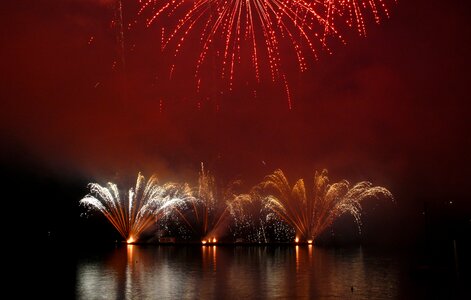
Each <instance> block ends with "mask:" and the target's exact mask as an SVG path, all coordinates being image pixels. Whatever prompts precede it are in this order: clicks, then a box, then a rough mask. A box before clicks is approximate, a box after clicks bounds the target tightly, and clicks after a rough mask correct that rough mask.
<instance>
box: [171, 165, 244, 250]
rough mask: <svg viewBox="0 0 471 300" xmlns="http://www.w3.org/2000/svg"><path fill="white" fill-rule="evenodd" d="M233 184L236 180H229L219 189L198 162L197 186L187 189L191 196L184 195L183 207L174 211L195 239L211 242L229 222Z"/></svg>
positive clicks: (235, 183)
mask: <svg viewBox="0 0 471 300" xmlns="http://www.w3.org/2000/svg"><path fill="white" fill-rule="evenodd" d="M236 185H237V182H232V183H231V184H229V185H228V186H227V187H226V188H224V189H221V188H218V186H217V185H216V181H215V178H214V176H213V175H211V174H210V173H209V172H208V171H206V170H205V169H204V165H203V163H201V170H200V173H199V178H198V185H197V186H196V187H195V188H194V189H192V190H191V191H188V192H189V193H191V197H187V198H186V205H185V207H183V208H177V209H175V211H176V212H177V214H178V216H179V218H181V219H182V220H183V223H184V224H186V225H187V226H188V227H190V228H191V230H192V231H193V233H194V234H195V235H197V237H198V238H201V240H202V241H208V242H213V243H214V242H216V241H217V239H218V238H219V237H220V236H221V234H222V233H223V232H224V231H225V226H226V225H228V224H227V223H228V222H229V218H228V217H229V216H230V214H229V205H230V203H231V202H232V201H233V200H234V199H235V198H236V197H237V195H236V194H235V193H234V188H235V186H236ZM188 192H187V193H188Z"/></svg>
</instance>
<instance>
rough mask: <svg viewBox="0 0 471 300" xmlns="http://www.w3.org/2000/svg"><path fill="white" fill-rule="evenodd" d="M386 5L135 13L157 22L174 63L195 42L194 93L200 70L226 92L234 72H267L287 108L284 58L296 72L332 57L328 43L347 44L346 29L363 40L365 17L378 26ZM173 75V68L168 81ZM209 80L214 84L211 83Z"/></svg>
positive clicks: (268, 4) (238, 4) (244, 0)
mask: <svg viewBox="0 0 471 300" xmlns="http://www.w3.org/2000/svg"><path fill="white" fill-rule="evenodd" d="M385 1H388V0H314V1H305V0H169V1H156V0H139V4H140V10H139V14H140V15H146V16H147V20H146V23H147V26H151V25H152V24H153V23H157V22H159V21H161V22H160V24H161V25H162V26H163V27H162V37H161V43H162V47H161V48H162V50H163V49H166V48H168V47H170V48H171V49H173V50H172V51H173V56H174V58H176V57H177V56H179V55H180V53H181V52H183V48H184V45H185V44H186V43H189V44H191V45H192V46H193V49H194V45H195V44H196V43H199V45H198V46H197V47H199V48H198V49H199V50H197V52H196V53H197V56H196V63H195V69H194V75H195V79H196V80H195V82H196V90H197V91H199V89H200V86H201V84H202V81H203V80H204V78H203V76H202V74H205V73H208V72H203V69H204V68H207V70H209V73H211V74H212V73H213V70H214V69H216V70H217V71H216V72H217V74H219V75H220V76H219V77H220V78H221V80H222V81H223V82H226V84H228V87H229V90H231V89H232V87H233V84H234V76H235V73H236V69H237V68H238V69H239V70H238V72H240V71H242V69H244V68H245V69H247V68H248V69H251V71H250V73H252V74H253V76H254V79H255V80H256V81H257V82H260V80H261V78H262V71H263V70H265V71H264V72H267V74H269V76H268V77H270V78H271V80H272V81H279V82H281V84H282V85H283V86H284V89H285V91H286V94H287V99H288V106H289V108H290V109H291V107H292V103H291V95H290V89H289V85H288V78H287V75H286V74H287V69H288V67H289V65H290V64H291V62H290V63H284V62H283V60H282V56H283V57H291V58H292V59H291V60H292V61H295V62H296V65H297V68H298V69H299V71H301V72H303V71H305V70H307V68H308V61H309V59H310V58H311V59H313V60H316V59H317V58H318V51H319V50H325V51H327V53H331V50H330V49H329V41H330V40H331V39H332V38H333V39H335V40H338V41H340V42H342V43H345V40H344V38H343V36H342V34H341V31H343V29H344V28H355V29H356V31H358V33H359V34H360V35H366V24H367V23H366V19H368V17H372V18H373V19H374V20H375V21H376V22H377V23H379V21H380V19H381V17H382V16H386V17H388V16H389V12H388V9H387V6H386V4H385ZM174 20H178V21H177V22H175V21H174ZM167 28H170V30H169V29H167ZM166 32H167V34H166ZM195 37H196V38H197V40H196V39H195ZM188 41H191V42H188ZM193 49H192V51H191V52H192V53H193V52H194V50H193ZM282 53H283V55H282ZM210 58H211V59H210ZM174 71H175V64H173V65H172V66H171V68H170V77H171V76H172V74H173V72H174ZM209 79H210V82H209V84H211V85H214V78H209Z"/></svg>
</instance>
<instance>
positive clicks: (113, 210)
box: [80, 173, 184, 243]
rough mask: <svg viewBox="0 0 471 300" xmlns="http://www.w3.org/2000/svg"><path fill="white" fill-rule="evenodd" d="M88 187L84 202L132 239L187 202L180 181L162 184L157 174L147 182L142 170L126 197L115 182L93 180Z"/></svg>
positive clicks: (135, 238)
mask: <svg viewBox="0 0 471 300" xmlns="http://www.w3.org/2000/svg"><path fill="white" fill-rule="evenodd" d="M88 187H89V189H90V193H89V194H88V195H86V196H85V197H84V198H83V199H82V200H80V204H82V205H84V206H86V207H87V208H89V209H93V210H97V211H99V212H101V213H102V214H103V215H104V216H105V217H106V218H107V219H108V221H110V223H111V224H112V225H113V226H114V227H115V228H116V230H117V231H118V232H119V233H120V234H121V236H122V237H123V238H124V239H125V240H126V241H127V242H128V243H132V242H135V241H137V240H138V239H139V237H140V236H141V234H142V233H143V232H144V230H146V229H147V228H149V226H151V225H152V224H153V223H154V222H155V221H157V220H158V219H160V218H162V217H164V216H165V215H167V214H168V213H169V212H170V211H171V210H172V208H173V207H174V206H175V205H179V204H181V203H183V202H184V197H182V196H181V194H182V193H181V191H180V186H179V185H177V184H174V183H166V184H164V185H159V183H158V178H157V176H156V175H153V176H151V177H150V179H149V180H148V181H147V182H146V181H145V178H144V176H142V175H141V174H140V173H139V174H138V176H137V181H136V186H135V187H132V188H130V189H129V191H128V193H127V194H125V195H123V196H124V197H122V196H121V194H120V192H119V190H118V187H117V185H116V184H114V183H112V182H108V184H107V186H101V185H99V184H97V183H90V184H89V185H88Z"/></svg>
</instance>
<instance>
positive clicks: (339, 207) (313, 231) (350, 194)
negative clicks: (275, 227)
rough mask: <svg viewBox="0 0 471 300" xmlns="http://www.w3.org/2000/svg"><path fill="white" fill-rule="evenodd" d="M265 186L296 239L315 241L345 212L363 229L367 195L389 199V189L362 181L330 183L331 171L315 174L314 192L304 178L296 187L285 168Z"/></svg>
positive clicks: (269, 200) (269, 201)
mask: <svg viewBox="0 0 471 300" xmlns="http://www.w3.org/2000/svg"><path fill="white" fill-rule="evenodd" d="M261 187H262V188H263V190H264V191H265V193H266V195H267V196H266V197H267V200H266V201H267V202H266V203H267V206H268V207H269V208H270V209H271V210H272V211H274V212H275V213H276V214H277V215H278V216H279V217H280V218H281V219H282V220H284V221H285V222H286V223H288V224H289V225H291V226H292V227H293V228H294V229H295V231H296V242H298V241H302V242H307V243H313V241H314V240H315V239H316V238H317V237H318V236H319V234H321V233H322V232H323V231H324V230H326V229H327V228H328V227H329V226H331V225H332V223H333V222H334V221H335V220H336V219H337V218H338V217H340V216H341V215H343V214H346V213H348V214H351V215H352V216H353V217H354V218H355V220H356V222H357V225H358V228H359V230H360V225H361V220H360V216H361V206H360V202H361V201H363V200H365V199H367V198H372V197H373V198H380V197H383V198H389V199H393V196H392V194H391V193H390V192H389V191H388V190H387V189H385V188H383V187H379V186H372V184H371V183H370V182H367V181H362V182H359V183H356V184H355V185H353V186H352V187H351V186H350V183H349V182H348V181H347V180H342V181H340V182H336V183H333V184H330V183H329V178H328V177H327V170H323V171H322V172H317V171H316V173H315V176H314V182H313V188H312V194H310V195H309V196H308V195H307V193H306V188H305V185H304V180H303V179H299V180H298V181H297V182H296V183H295V184H294V186H293V187H291V186H290V184H289V182H288V180H287V178H286V177H285V175H284V174H283V172H282V171H281V170H276V171H275V172H274V173H273V174H270V175H268V176H266V177H265V180H264V181H263V182H262V183H261Z"/></svg>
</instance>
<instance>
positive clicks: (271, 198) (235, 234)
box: [80, 164, 393, 244]
mask: <svg viewBox="0 0 471 300" xmlns="http://www.w3.org/2000/svg"><path fill="white" fill-rule="evenodd" d="M238 183H239V182H238V181H234V182H231V183H230V184H229V185H227V186H226V187H224V188H221V187H220V186H218V185H217V184H216V180H215V177H214V176H213V175H211V174H210V173H209V172H208V171H206V170H205V169H204V166H203V164H201V171H200V173H199V178H198V183H197V185H196V186H195V187H194V188H190V186H189V185H188V184H187V183H185V184H177V183H167V184H164V185H159V184H158V180H157V177H156V176H155V175H153V176H152V177H151V178H150V179H149V180H148V181H147V182H145V178H144V176H142V175H141V174H139V175H138V178H137V182H136V186H135V187H133V188H131V189H129V191H128V192H127V195H126V196H125V197H121V196H120V192H119V190H118V188H117V185H116V184H114V183H108V185H107V186H101V185H99V184H97V183H91V184H89V188H90V194H88V195H87V196H85V197H84V198H83V199H82V200H81V201H80V203H81V204H83V205H85V206H86V207H88V208H90V209H92V210H96V211H99V212H101V213H102V214H103V215H104V216H105V217H106V218H107V219H108V220H109V221H110V222H111V224H112V225H113V226H114V227H115V228H116V230H117V231H118V232H119V233H120V234H121V236H122V237H123V238H124V239H125V240H126V242H128V243H133V242H136V241H138V240H139V237H140V235H141V234H142V233H143V231H144V230H146V229H148V228H149V227H150V226H151V225H158V226H159V227H161V228H162V229H163V230H164V231H165V230H167V231H168V232H167V233H169V232H170V231H169V230H168V228H170V227H172V226H171V225H174V226H177V227H182V228H181V230H180V231H178V232H185V228H186V229H189V230H190V231H191V232H192V234H190V235H189V238H190V239H192V240H193V241H200V242H201V243H203V244H215V243H217V242H219V241H220V238H222V237H225V238H226V240H227V237H228V236H229V235H232V240H233V241H234V242H244V243H270V242H281V241H295V242H307V243H313V242H314V241H315V239H316V238H317V237H318V236H319V235H320V234H321V233H322V232H323V231H325V230H326V229H327V228H329V226H331V225H332V224H333V222H334V221H335V220H336V219H338V218H339V217H340V216H341V215H343V214H351V215H352V216H353V217H354V218H355V220H356V223H357V225H358V229H360V225H361V219H360V218H361V205H360V204H361V202H362V200H364V199H368V198H376V199H378V198H385V199H393V196H392V194H391V192H389V191H388V190H387V189H386V188H384V187H379V186H373V185H372V184H371V183H370V182H367V181H363V182H359V183H356V184H354V185H353V186H351V185H350V183H349V182H348V181H346V180H342V181H340V182H336V183H333V184H330V183H329V179H328V177H327V170H323V171H322V172H316V173H315V176H314V181H313V187H312V193H307V192H306V187H305V184H304V180H303V179H299V180H298V181H297V182H296V183H295V184H294V186H292V187H291V185H290V184H289V182H288V180H287V178H286V177H285V175H284V173H283V172H282V171H281V170H279V169H278V170H275V171H274V172H273V173H272V174H270V175H267V176H266V177H265V178H264V180H263V181H262V182H261V183H259V184H258V185H256V186H254V187H253V188H252V189H251V190H250V191H249V192H248V193H246V194H243V193H239V194H238V193H236V192H235V191H236V187H237V186H238ZM169 223H173V224H169ZM164 235H165V233H164Z"/></svg>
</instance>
